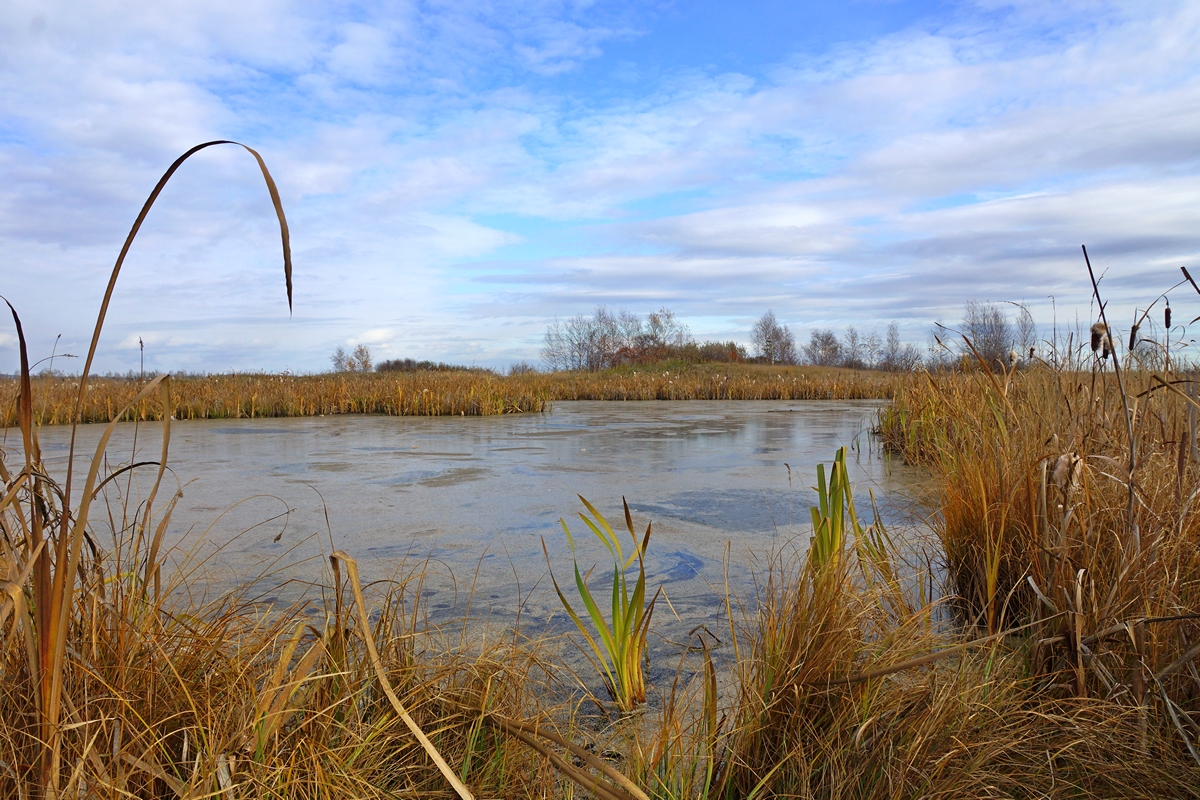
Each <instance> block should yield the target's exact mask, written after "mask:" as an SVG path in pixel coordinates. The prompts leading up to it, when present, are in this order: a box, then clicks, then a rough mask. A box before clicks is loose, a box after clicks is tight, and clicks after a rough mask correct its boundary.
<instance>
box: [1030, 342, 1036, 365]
mask: <svg viewBox="0 0 1200 800" xmlns="http://www.w3.org/2000/svg"><path fill="white" fill-rule="evenodd" d="M1034 352H1036V348H1035V347H1033V346H1032V345H1030V347H1029V360H1030V361H1032V360H1033V354H1034Z"/></svg>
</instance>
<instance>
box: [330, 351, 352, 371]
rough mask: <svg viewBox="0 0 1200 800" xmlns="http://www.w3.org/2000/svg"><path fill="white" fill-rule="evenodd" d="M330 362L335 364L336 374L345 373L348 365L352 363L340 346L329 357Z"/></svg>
mask: <svg viewBox="0 0 1200 800" xmlns="http://www.w3.org/2000/svg"><path fill="white" fill-rule="evenodd" d="M329 360H330V361H332V362H333V371H334V372H345V371H346V370H347V366H346V365H347V363H348V362H349V361H350V356H348V355H346V351H345V350H344V349H343V348H342V346H341V345H338V348H337V350H334V351H333V355H331V356H330V357H329Z"/></svg>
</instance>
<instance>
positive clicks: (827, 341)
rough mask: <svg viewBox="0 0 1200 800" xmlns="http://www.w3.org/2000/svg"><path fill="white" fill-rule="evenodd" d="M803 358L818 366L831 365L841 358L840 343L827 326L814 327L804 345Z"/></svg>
mask: <svg viewBox="0 0 1200 800" xmlns="http://www.w3.org/2000/svg"><path fill="white" fill-rule="evenodd" d="M804 360H805V361H807V362H808V363H810V364H816V365H817V366H819V367H832V366H835V365H837V364H839V363H841V360H842V343H841V342H839V341H838V337H837V334H836V333H834V332H833V331H832V330H829V329H828V328H825V329H822V328H814V329H813V331H812V332H811V333H810V334H809V335H808V344H806V345H804Z"/></svg>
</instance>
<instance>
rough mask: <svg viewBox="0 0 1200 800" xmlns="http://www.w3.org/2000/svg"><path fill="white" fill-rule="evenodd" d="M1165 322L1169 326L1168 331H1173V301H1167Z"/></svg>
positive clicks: (1164, 315) (1164, 314) (1164, 313)
mask: <svg viewBox="0 0 1200 800" xmlns="http://www.w3.org/2000/svg"><path fill="white" fill-rule="evenodd" d="M1163 320H1164V321H1165V322H1166V324H1167V330H1168V331H1169V330H1171V301H1170V300H1168V301H1167V310H1166V311H1164V312H1163Z"/></svg>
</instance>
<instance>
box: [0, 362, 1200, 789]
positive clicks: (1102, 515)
mask: <svg viewBox="0 0 1200 800" xmlns="http://www.w3.org/2000/svg"><path fill="white" fill-rule="evenodd" d="M1147 380H1148V379H1147ZM159 389H160V390H161V389H162V387H159ZM1085 389H1086V390H1087V392H1088V393H1091V394H1090V395H1088V396H1089V397H1090V398H1091V399H1090V400H1088V401H1087V402H1084V403H1082V404H1080V403H1079V402H1077V400H1078V398H1079V397H1081V396H1083V395H1084V394H1085V392H1084V390H1085ZM1111 391H1112V387H1111V386H1110V385H1109V384H1106V383H1105V380H1104V377H1103V376H1099V377H1098V378H1097V381H1096V384H1095V386H1094V388H1093V385H1092V384H1091V382H1090V378H1088V377H1087V376H1082V375H1079V374H1073V375H1066V374H1059V373H1051V372H1049V371H1046V372H1036V371H1032V372H1026V373H1018V374H1014V375H1008V376H998V377H997V376H993V378H989V377H988V376H986V375H985V374H979V375H953V376H943V377H941V378H937V377H921V378H920V379H918V380H914V381H913V382H912V383H910V384H908V385H906V386H904V387H902V389H901V391H899V392H898V393H897V397H896V400H895V402H894V404H893V406H891V408H890V410H889V411H888V412H886V413H885V415H884V418H883V420H882V422H883V430H884V432H885V435H886V436H887V438H888V440H889V441H891V442H892V444H893V446H894V447H895V448H897V449H899V450H900V451H901V452H903V453H905V454H906V455H907V457H908V458H910V459H912V460H913V461H916V462H919V463H924V464H926V465H928V466H929V468H930V470H931V486H932V487H933V490H934V492H935V497H934V498H933V500H934V502H935V503H937V504H938V507H939V509H940V511H941V515H940V518H939V520H940V521H938V522H937V523H936V525H935V532H936V533H937V535H938V537H939V538H940V543H941V546H942V547H943V548H944V550H945V553H946V562H947V563H946V566H947V570H946V571H945V573H944V579H942V578H939V577H938V566H937V565H936V564H907V563H904V562H903V561H902V560H901V558H900V557H899V555H898V551H897V549H896V548H895V547H893V546H892V545H891V543H890V540H889V539H888V534H887V532H886V531H885V530H884V529H883V528H882V526H881V525H879V524H878V522H877V521H876V522H875V524H867V521H866V520H860V521H859V523H858V524H855V523H854V519H855V518H854V517H851V516H850V513H851V511H852V510H853V509H854V507H855V506H854V501H853V498H852V497H851V496H850V494H849V492H846V493H845V496H844V497H839V498H838V499H836V501H830V502H828V503H825V504H824V505H825V507H824V508H822V509H821V518H822V519H823V520H828V522H822V523H821V527H820V530H821V531H823V533H821V534H818V535H819V536H822V537H826V538H825V539H823V540H822V543H821V544H820V546H818V547H814V548H813V549H812V552H813V553H817V554H819V557H816V558H815V560H810V558H809V557H808V555H807V554H806V551H807V550H808V548H807V546H806V545H805V543H796V545H797V546H796V547H795V548H794V549H788V550H784V551H780V552H779V553H778V554H777V556H776V557H775V558H774V559H773V560H772V561H771V562H770V564H769V566H768V568H767V571H766V573H765V574H763V575H761V588H760V590H759V591H758V592H757V594H756V595H755V596H753V597H745V598H737V597H733V596H731V597H730V598H729V602H728V604H727V606H726V609H725V613H724V614H723V615H718V616H720V617H721V618H722V619H723V623H722V626H723V629H722V627H721V626H715V625H714V620H713V618H712V617H710V616H706V618H705V619H697V620H696V621H695V622H696V624H697V625H700V624H701V623H705V624H706V625H709V626H710V628H711V627H717V631H716V632H715V633H716V635H717V636H718V637H720V639H721V642H720V645H719V649H718V650H717V651H715V654H714V651H713V650H712V648H713V647H718V645H717V644H716V642H715V641H713V640H711V639H705V640H703V641H702V640H701V639H700V638H697V639H696V640H695V644H696V647H695V648H694V651H693V652H691V653H688V654H684V655H683V656H681V657H680V662H679V664H678V673H677V677H676V678H675V680H674V681H672V682H671V683H670V684H669V685H656V686H654V685H652V686H649V687H648V688H647V697H648V703H647V705H646V707H645V708H646V711H645V712H644V713H642V714H639V715H635V716H632V717H629V716H622V715H620V714H617V713H616V712H615V710H612V711H610V712H608V713H598V712H597V711H596V709H597V708H599V707H602V708H606V709H611V708H612V706H611V704H610V701H609V698H608V697H607V696H605V695H604V693H603V690H602V689H600V688H599V686H597V684H598V681H597V679H596V676H594V675H575V674H573V673H572V672H571V671H570V670H569V669H568V668H567V666H566V663H567V662H566V661H565V660H564V659H563V657H562V656H563V653H562V651H561V647H562V646H563V642H562V641H560V640H547V639H542V638H536V637H535V638H529V637H528V636H527V635H525V634H523V633H522V631H520V630H510V631H508V632H507V633H506V634H504V635H502V636H501V637H500V638H495V637H492V638H490V639H486V640H484V639H472V638H471V637H469V636H468V637H465V638H464V637H462V636H459V635H458V632H457V631H454V632H451V633H450V634H447V633H446V632H445V631H439V630H435V629H431V628H429V627H428V626H427V625H425V624H424V622H423V614H422V612H421V609H420V606H419V602H418V599H417V598H419V596H420V591H419V588H420V586H419V584H420V581H421V577H422V576H421V573H420V569H419V568H417V569H415V570H414V573H413V574H412V575H409V576H400V577H397V578H395V579H393V580H390V581H382V582H376V583H374V584H372V585H371V586H369V587H367V590H366V591H365V593H364V592H363V591H362V590H360V588H359V587H360V585H359V583H358V581H357V574H356V573H353V572H352V571H351V570H350V569H349V566H348V565H350V564H352V560H351V559H350V557H349V556H346V555H345V554H335V555H336V558H335V559H334V560H333V561H331V571H330V572H329V573H328V579H327V582H326V583H325V585H323V586H321V587H316V588H315V589H314V590H313V593H312V594H311V596H310V600H309V601H308V602H307V603H306V604H304V605H298V606H295V607H292V608H288V609H265V608H263V607H262V606H261V605H260V604H258V603H256V602H255V601H254V599H253V598H252V597H249V596H247V594H246V593H245V592H235V593H233V594H230V595H227V596H224V597H221V598H218V599H216V600H214V601H211V602H205V601H202V600H200V599H197V598H199V597H201V596H202V595H203V591H202V590H203V585H202V583H197V581H198V580H199V579H198V577H196V576H198V575H199V573H198V572H197V571H195V569H194V568H193V569H192V570H191V571H189V568H188V567H186V566H180V567H176V568H174V569H170V568H169V564H170V563H171V562H169V561H168V560H167V559H166V556H165V555H164V554H162V553H160V552H159V551H158V547H159V543H160V539H161V535H162V534H161V532H162V531H163V530H165V529H166V526H167V524H168V518H169V515H170V509H171V501H166V502H164V501H162V500H160V501H158V502H157V504H156V503H155V502H154V501H153V499H152V498H151V500H150V502H141V503H139V504H138V505H137V506H136V507H128V506H126V505H123V504H121V503H119V502H117V503H116V504H115V505H110V504H107V503H104V498H105V497H106V496H107V494H108V493H109V492H112V491H113V489H114V487H116V486H117V485H118V484H117V483H116V482H110V483H108V484H106V487H105V490H104V491H103V492H101V493H100V494H98V495H97V503H98V504H101V507H100V508H94V509H93V510H92V512H91V514H90V520H91V521H90V522H89V524H87V525H78V524H77V522H78V521H79V518H77V517H75V516H74V515H73V514H72V513H68V514H67V516H66V520H67V525H66V527H65V528H63V527H62V525H61V523H62V520H63V519H64V516H63V513H64V512H63V509H62V508H61V497H62V495H61V493H60V491H59V490H58V488H57V484H55V483H54V482H53V481H52V480H51V479H50V478H49V477H48V476H47V475H46V474H45V471H44V469H43V468H42V467H41V465H40V464H39V463H38V462H37V460H36V459H31V460H30V461H29V463H28V464H25V463H17V464H15V465H6V466H5V469H4V471H3V473H2V477H3V480H4V484H5V487H6V493H5V495H4V498H3V503H4V504H3V506H2V507H0V511H2V514H0V528H2V531H3V537H4V549H3V554H4V555H3V558H2V559H0V569H2V570H3V571H4V574H6V575H7V576H8V580H9V583H8V584H7V586H8V588H9V594H8V595H7V596H8V598H9V601H6V602H5V605H4V608H3V614H2V615H0V616H2V617H3V619H2V620H0V636H3V642H4V650H3V652H2V653H0V687H3V688H2V689H0V796H6V797H8V796H11V797H37V796H64V797H76V796H96V797H128V796H137V797H195V798H199V797H222V798H224V797H343V796H356V797H397V796H400V797H418V796H420V797H430V796H443V797H450V796H454V790H453V789H452V787H451V784H450V782H449V781H448V780H447V779H446V776H445V774H444V773H443V772H442V771H441V770H439V768H438V766H437V764H436V763H435V762H434V760H433V757H432V755H431V753H430V749H427V748H425V747H423V746H422V744H421V743H420V742H419V741H418V739H417V738H416V737H415V736H414V734H413V726H415V727H416V728H417V729H419V730H421V731H423V732H424V735H425V736H426V737H427V740H428V742H429V744H430V747H431V748H432V750H433V751H434V752H436V753H437V754H438V757H439V758H442V759H444V763H445V764H447V765H449V767H448V768H449V769H450V770H452V772H453V774H454V775H455V776H456V778H457V779H459V780H461V781H462V783H463V786H464V791H466V792H468V793H470V795H472V796H476V797H571V796H578V795H579V794H580V793H583V794H585V795H587V794H592V795H594V796H597V797H602V798H606V800H608V799H611V798H622V799H623V800H628V799H629V798H639V800H640V798H645V797H663V798H683V797H689V798H716V797H722V798H744V797H812V798H834V797H846V798H860V797H861V798H900V797H947V798H949V797H955V798H959V797H1028V798H1034V797H1064V798H1065V797H1189V796H1200V768H1197V766H1196V764H1195V762H1194V761H1193V758H1192V755H1191V754H1190V753H1189V748H1190V747H1191V746H1192V745H1191V743H1192V740H1193V739H1194V737H1195V735H1196V733H1197V731H1196V729H1195V725H1194V724H1193V720H1194V719H1196V715H1197V714H1200V708H1198V707H1197V706H1198V703H1197V699H1196V698H1197V696H1198V694H1200V693H1198V691H1197V690H1198V689H1200V678H1198V677H1197V676H1196V673H1195V671H1194V668H1193V666H1192V661H1191V659H1192V658H1194V657H1195V656H1196V654H1197V653H1196V649H1195V643H1196V641H1197V639H1198V638H1200V633H1198V632H1197V631H1196V624H1195V620H1194V615H1195V609H1196V608H1197V604H1196V602H1195V591H1196V587H1197V582H1198V580H1200V557H1198V556H1197V555H1196V553H1197V552H1198V550H1200V549H1198V548H1197V546H1196V545H1197V532H1198V531H1200V524H1198V523H1196V522H1195V520H1194V515H1193V514H1192V513H1191V511H1190V498H1191V497H1193V496H1194V495H1193V492H1194V487H1195V485H1196V476H1195V475H1194V471H1195V470H1196V469H1198V467H1197V465H1195V464H1194V463H1191V462H1190V461H1187V460H1186V459H1185V460H1184V464H1183V466H1182V467H1180V466H1179V457H1178V447H1177V445H1178V442H1179V441H1180V438H1179V437H1178V431H1179V429H1180V426H1183V425H1185V424H1186V420H1187V416H1186V408H1184V407H1183V406H1182V405H1181V404H1182V400H1180V399H1179V398H1178V397H1177V396H1175V395H1172V394H1168V393H1166V392H1165V391H1163V392H1157V393H1154V394H1151V395H1147V397H1146V398H1144V399H1143V403H1142V405H1141V406H1140V409H1141V410H1140V412H1139V413H1140V414H1143V415H1144V416H1141V417H1140V420H1141V422H1142V424H1141V425H1140V426H1139V433H1140V438H1139V440H1138V441H1139V448H1140V450H1139V452H1140V454H1141V460H1140V462H1139V463H1141V464H1143V465H1144V466H1143V467H1141V469H1144V470H1145V472H1144V473H1139V480H1138V492H1139V493H1138V498H1140V500H1141V502H1140V503H1139V504H1138V505H1137V507H1136V510H1135V514H1136V515H1137V516H1136V521H1137V523H1138V524H1139V531H1140V536H1141V541H1142V543H1143V549H1142V550H1141V551H1137V550H1135V549H1131V548H1132V545H1131V544H1130V542H1129V539H1128V535H1127V534H1128V530H1129V529H1128V528H1127V525H1128V517H1127V508H1126V506H1125V495H1124V493H1123V492H1122V484H1121V481H1120V475H1119V474H1116V473H1114V468H1113V467H1112V464H1111V462H1113V461H1120V458H1119V456H1120V455H1121V450H1122V447H1123V446H1124V443H1123V442H1122V440H1121V436H1120V435H1119V431H1118V432H1117V433H1114V432H1112V428H1113V427H1114V426H1113V425H1111V422H1112V420H1111V418H1110V417H1111V415H1112V414H1113V413H1116V412H1114V411H1113V408H1114V406H1115V403H1114V401H1113V398H1112V397H1111V394H1110V393H1111ZM165 394H166V393H165V392H164V393H163V395H162V402H167V401H166V397H165ZM1064 398H1070V399H1071V401H1072V402H1071V403H1070V404H1065V403H1064ZM1172 398H1174V399H1172ZM1060 404H1062V405H1061V406H1060ZM1068 408H1069V409H1072V410H1071V411H1068V410H1067V409H1068ZM1056 409H1058V410H1057V411H1056ZM1104 415H1108V416H1104ZM168 432H169V431H168ZM1054 433H1058V434H1059V439H1058V440H1057V441H1056V440H1055V439H1054ZM1067 437H1074V438H1070V439H1068V438H1067ZM1172 437H1174V438H1172ZM31 444H32V437H31ZM1052 445H1054V446H1052ZM1068 447H1069V448H1078V450H1071V451H1070V452H1071V453H1078V454H1079V458H1080V459H1081V462H1082V463H1083V465H1084V466H1082V467H1080V468H1079V469H1078V470H1077V473H1075V474H1074V477H1072V473H1068V474H1067V478H1066V479H1065V480H1066V483H1062V482H1060V481H1059V479H1058V478H1056V477H1055V466H1056V465H1057V463H1058V461H1057V459H1058V458H1059V456H1060V454H1059V453H1058V449H1065V448H1068ZM1084 448H1086V449H1084ZM34 451H35V452H36V446H35V447H34ZM1110 454H1111V455H1110ZM1164 454H1165V455H1164ZM1168 456H1169V457H1170V458H1172V459H1174V460H1173V461H1172V462H1171V464H1173V465H1174V469H1173V470H1168V469H1165V467H1164V464H1163V463H1162V462H1163V459H1164V458H1166V457H1168ZM111 468H112V469H114V470H116V469H119V468H120V466H119V465H117V464H114V465H112V467H111ZM1180 470H1182V472H1180ZM1181 475H1182V478H1181V477H1180V476H1181ZM98 477H99V476H98ZM1189 486H1190V487H1191V490H1188V487H1189ZM847 488H848V487H847ZM972 491H976V492H979V494H970V492H972ZM1056 493H1058V494H1056ZM1030 498H1031V499H1032V502H1031V503H1030V504H1029V505H1028V506H1027V505H1023V503H1025V502H1026V500H1027V499H1030ZM1062 501H1065V502H1062ZM835 503H836V505H835ZM843 504H844V508H843V507H842V506H843ZM1059 506H1062V508H1059ZM839 520H840V521H839ZM35 531H39V532H40V533H36V534H35ZM830 531H837V532H839V533H837V535H836V536H832V535H831V534H830ZM39 536H45V537H47V539H46V541H47V545H48V546H49V552H50V553H51V554H52V555H51V557H43V556H41V555H40V554H37V550H36V546H37V542H38V541H39V538H38V537H39ZM64 536H65V538H64ZM831 536H832V538H830V537H831ZM76 537H78V538H76ZM76 544H78V545H79V549H78V550H77V551H75V550H73V549H72V548H73V547H74V546H75V545H76ZM72 552H76V553H77V554H78V558H77V560H74V561H73V560H72V555H71V553H72ZM1139 552H1140V555H1139ZM35 554H36V555H35ZM72 563H74V564H75V566H72ZM184 563H186V559H184ZM997 565H998V566H997ZM930 569H933V570H934V580H935V582H937V584H938V587H937V590H938V592H940V593H944V594H945V595H946V597H947V598H948V599H945V600H943V601H941V604H940V605H939V604H930V603H929V602H928V600H929V598H928V597H926V596H924V593H923V591H922V590H921V589H919V588H918V587H920V586H924V585H925V582H926V580H927V579H928V570H930ZM914 570H915V572H914ZM1031 577H1032V578H1033V582H1032V584H1031V583H1030V582H1029V580H1028V579H1029V578H1031ZM1035 585H1036V587H1037V589H1038V591H1040V592H1041V593H1042V594H1043V595H1045V596H1046V600H1047V601H1048V602H1046V601H1042V600H1041V599H1040V598H1039V595H1038V594H1037V592H1035V591H1034V589H1033V588H1032V587H1033V586H1035ZM598 588H599V584H597V585H596V586H594V587H593V590H597V589H598ZM739 608H741V609H742V610H741V611H739V610H738V609H739ZM46 609H59V610H61V613H62V614H63V616H62V617H59V618H55V617H54V616H53V615H46V614H45V610H46ZM947 612H950V613H947ZM1014 629H1015V630H1014ZM989 634H994V635H989ZM55 636H61V637H63V638H62V642H63V646H62V647H60V648H55V647H54V646H52V644H53V642H52V641H51V643H50V645H47V644H46V642H47V639H48V638H49V639H51V640H53V638H54V637H55ZM582 686H597V689H596V690H597V692H598V694H597V696H595V697H592V698H590V699H589V695H587V694H586V693H582V692H583V690H582ZM55 687H57V689H55ZM55 691H58V692H59V693H60V694H59V699H58V700H55ZM53 704H57V711H56V712H55V714H56V715H57V716H54V715H52V714H51V708H52V707H53ZM401 712H403V713H401ZM404 715H407V716H408V720H405V718H404ZM409 721H411V722H412V726H410V725H409V724H408V722H409ZM460 796H462V795H460Z"/></svg>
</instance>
